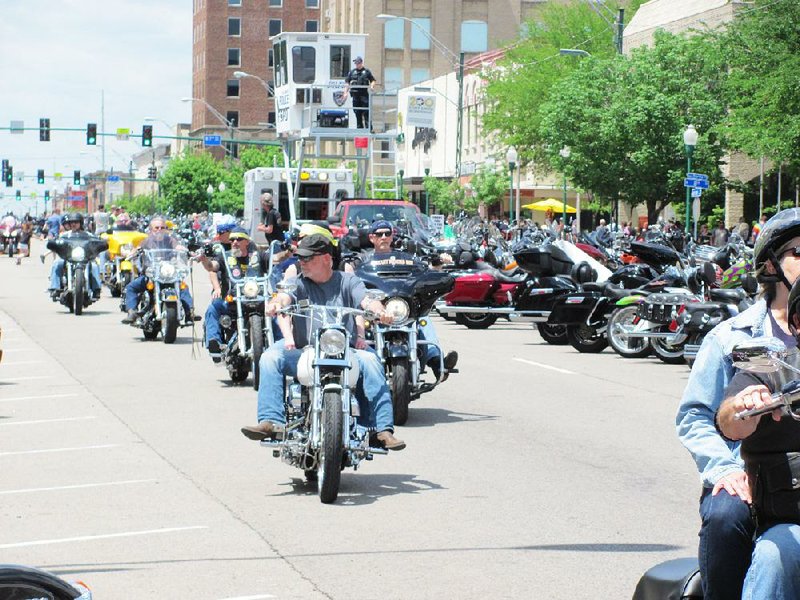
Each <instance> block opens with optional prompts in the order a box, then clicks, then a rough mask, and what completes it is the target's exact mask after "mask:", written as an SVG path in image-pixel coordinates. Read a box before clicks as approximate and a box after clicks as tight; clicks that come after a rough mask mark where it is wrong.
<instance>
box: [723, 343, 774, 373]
mask: <svg viewBox="0 0 800 600" xmlns="http://www.w3.org/2000/svg"><path fill="white" fill-rule="evenodd" d="M785 356H786V346H785V345H784V344H783V342H781V341H780V340H779V339H778V338H774V337H759V338H755V339H752V340H750V341H748V342H742V343H741V344H737V345H736V346H734V347H733V350H732V351H731V360H732V361H733V366H734V367H736V368H737V369H741V370H743V371H747V372H749V373H774V372H775V371H777V370H778V369H780V368H781V367H782V366H784V365H785V363H784V361H783V359H784V357H785Z"/></svg>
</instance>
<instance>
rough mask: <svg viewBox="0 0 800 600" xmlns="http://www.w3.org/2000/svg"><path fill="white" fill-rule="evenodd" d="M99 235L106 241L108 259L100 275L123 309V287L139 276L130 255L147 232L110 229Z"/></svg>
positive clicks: (145, 236)
mask: <svg viewBox="0 0 800 600" xmlns="http://www.w3.org/2000/svg"><path fill="white" fill-rule="evenodd" d="M100 237H102V238H103V239H105V240H107V241H108V260H107V261H106V263H105V265H103V270H102V271H101V273H100V277H101V278H102V280H103V283H104V284H105V285H106V286H107V287H108V289H109V290H110V291H111V295H112V296H113V297H114V298H121V300H120V310H123V311H124V310H125V298H124V294H125V287H126V286H127V285H128V284H129V283H130V282H131V281H133V280H134V279H135V278H136V277H138V276H139V273H138V271H137V269H136V263H135V262H134V261H132V260H130V257H131V256H132V255H133V253H134V252H136V249H137V248H138V247H139V244H141V243H142V242H143V241H144V240H145V239H147V234H146V233H142V232H140V231H118V230H112V231H109V232H108V233H104V234H102V235H101V236H100Z"/></svg>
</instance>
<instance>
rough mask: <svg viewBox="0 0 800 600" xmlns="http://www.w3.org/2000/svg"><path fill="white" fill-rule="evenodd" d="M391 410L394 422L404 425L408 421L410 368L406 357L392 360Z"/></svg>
mask: <svg viewBox="0 0 800 600" xmlns="http://www.w3.org/2000/svg"><path fill="white" fill-rule="evenodd" d="M391 367H392V380H391V387H392V410H393V411H394V424H395V425H405V424H406V421H408V405H409V404H410V403H411V381H410V380H409V378H410V377H411V369H410V368H409V367H410V365H409V364H408V359H407V358H399V359H397V360H395V361H393V362H392V365H391Z"/></svg>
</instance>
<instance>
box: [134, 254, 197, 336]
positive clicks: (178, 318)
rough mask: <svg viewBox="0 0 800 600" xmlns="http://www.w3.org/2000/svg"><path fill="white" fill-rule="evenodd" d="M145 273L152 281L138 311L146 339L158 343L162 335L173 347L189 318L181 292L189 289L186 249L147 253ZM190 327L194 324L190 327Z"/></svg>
mask: <svg viewBox="0 0 800 600" xmlns="http://www.w3.org/2000/svg"><path fill="white" fill-rule="evenodd" d="M143 252H144V259H143V263H144V265H145V269H144V273H145V275H146V276H147V278H148V281H147V285H146V289H145V293H143V294H142V295H141V296H140V298H139V305H138V306H137V308H136V312H137V313H138V314H139V319H137V321H136V322H135V323H134V326H135V327H141V329H142V333H143V335H144V339H146V340H154V339H156V338H157V337H158V334H159V333H161V336H162V339H163V341H164V343H165V344H172V343H173V342H174V341H175V339H176V337H177V334H178V327H186V326H187V323H186V322H185V321H186V318H185V317H186V315H185V313H184V309H183V305H182V304H181V301H180V293H181V290H182V289H185V288H186V282H185V281H184V279H185V278H186V277H187V276H188V274H189V270H190V269H189V260H188V255H187V253H186V251H185V250H175V249H172V248H170V249H155V250H152V249H148V250H144V251H143ZM189 325H190V324H189Z"/></svg>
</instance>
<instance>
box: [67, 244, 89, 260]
mask: <svg viewBox="0 0 800 600" xmlns="http://www.w3.org/2000/svg"><path fill="white" fill-rule="evenodd" d="M69 257H70V258H71V259H72V260H83V259H85V258H86V250H85V249H84V248H83V247H82V246H76V247H75V248H73V249H72V252H70V254H69Z"/></svg>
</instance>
